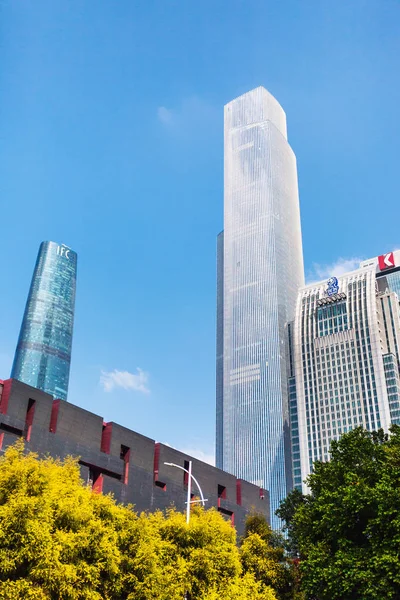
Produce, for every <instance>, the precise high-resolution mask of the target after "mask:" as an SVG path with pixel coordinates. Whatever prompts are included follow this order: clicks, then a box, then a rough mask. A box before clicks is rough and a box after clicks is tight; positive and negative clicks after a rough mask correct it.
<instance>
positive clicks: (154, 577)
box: [0, 442, 276, 600]
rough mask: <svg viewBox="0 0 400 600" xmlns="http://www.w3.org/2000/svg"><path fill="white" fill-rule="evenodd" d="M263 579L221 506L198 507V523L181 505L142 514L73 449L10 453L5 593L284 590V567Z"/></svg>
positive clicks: (251, 597)
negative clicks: (83, 470) (104, 491)
mask: <svg viewBox="0 0 400 600" xmlns="http://www.w3.org/2000/svg"><path fill="white" fill-rule="evenodd" d="M242 552H243V551H242ZM270 566H271V565H270V564H269V563H268V565H267V567H268V568H270ZM272 571H273V569H272ZM261 579H263V581H262V582H256V580H255V578H254V576H253V574H252V573H250V572H247V573H246V574H244V573H243V569H242V563H241V557H240V553H239V549H238V548H237V546H236V533H235V530H234V529H233V528H232V527H231V525H230V524H229V523H227V522H226V521H225V520H224V519H223V518H222V517H221V515H220V514H219V513H218V512H217V511H215V510H213V509H211V510H207V511H205V510H203V509H201V508H194V509H193V510H192V514H191V520H190V525H189V526H187V525H186V521H185V516H184V515H183V514H181V513H178V512H177V511H176V510H174V509H170V510H169V511H167V514H163V513H162V512H155V513H152V514H145V513H143V514H141V515H136V514H135V513H134V512H133V510H132V508H131V507H125V506H121V505H118V504H116V502H115V501H114V500H113V499H112V498H111V497H110V496H103V495H101V494H96V493H94V492H92V490H91V489H90V488H89V487H87V486H85V485H84V484H83V483H82V481H81V480H80V475H79V467H78V465H77V463H76V461H75V460H73V459H66V460H65V461H63V462H61V461H58V460H54V459H52V458H46V459H42V460H39V459H38V457H37V456H36V455H35V454H33V453H29V454H24V448H23V444H22V442H19V443H18V444H16V445H15V446H13V447H10V448H8V449H7V450H6V452H5V454H4V456H3V457H2V458H0V599H4V600H81V599H82V600H154V599H157V600H182V598H183V596H184V593H185V592H186V591H189V592H190V594H191V598H192V600H216V599H217V598H229V599H230V600H275V599H276V596H275V594H274V592H273V590H272V589H271V588H270V587H269V586H266V585H265V583H264V582H265V581H271V583H273V580H274V576H273V575H272V574H271V576H270V577H269V578H268V577H263V578H261Z"/></svg>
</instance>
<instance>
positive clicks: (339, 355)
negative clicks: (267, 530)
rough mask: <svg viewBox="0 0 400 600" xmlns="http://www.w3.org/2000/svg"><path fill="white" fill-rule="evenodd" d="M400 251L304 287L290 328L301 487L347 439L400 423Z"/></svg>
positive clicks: (297, 480) (295, 444) (295, 468)
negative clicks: (334, 443) (335, 444)
mask: <svg viewBox="0 0 400 600" xmlns="http://www.w3.org/2000/svg"><path fill="white" fill-rule="evenodd" d="M399 297H400V251H397V252H390V253H388V254H384V255H382V256H379V257H377V258H374V259H370V260H366V261H363V262H362V263H361V265H360V268H359V269H356V270H355V271H352V272H351V273H346V274H345V275H342V276H340V277H331V278H330V279H329V280H328V281H323V282H320V283H313V284H310V285H307V286H305V287H303V288H302V289H301V290H300V292H299V296H298V300H297V307H296V316H295V320H294V323H293V324H292V325H290V326H289V345H290V348H291V359H292V360H291V362H290V365H291V373H290V375H291V377H290V379H289V395H290V404H291V429H292V452H293V475H294V484H295V486H296V487H297V488H299V489H301V487H303V489H304V490H306V489H307V488H306V485H305V484H304V479H305V478H306V477H307V475H308V474H309V473H311V472H312V468H313V463H314V461H316V460H320V461H327V460H329V446H330V442H331V440H333V439H338V438H339V437H340V436H341V434H343V433H346V432H347V431H350V430H351V429H354V428H355V427H357V426H362V427H364V428H366V429H368V430H376V429H379V428H380V427H382V428H383V429H384V430H385V431H388V429H389V427H390V424H391V423H396V424H400V378H399V368H400V360H399V351H400V308H399Z"/></svg>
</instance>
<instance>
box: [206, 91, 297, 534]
mask: <svg viewBox="0 0 400 600" xmlns="http://www.w3.org/2000/svg"><path fill="white" fill-rule="evenodd" d="M224 153H225V157H224V232H223V236H222V235H221V234H220V236H219V237H218V247H217V250H218V260H217V270H218V273H217V288H218V289H217V440H216V454H217V456H216V458H217V466H218V467H220V468H222V469H224V470H226V471H228V472H230V473H233V474H235V475H236V476H237V477H240V478H243V479H246V480H248V481H251V482H252V483H255V484H257V485H259V486H260V487H263V488H265V489H267V490H269V492H270V501H271V517H272V525H273V527H278V526H279V522H278V520H277V518H276V517H275V516H274V513H275V510H276V509H277V508H278V506H279V502H280V500H282V499H283V498H284V497H285V496H286V493H287V490H288V489H290V488H291V486H292V474H291V460H290V439H289V418H288V367H289V365H288V360H289V358H288V348H287V341H286V340H287V323H288V321H290V320H292V319H293V317H294V313H295V306H296V298H297V292H298V289H299V287H300V286H301V285H303V284H304V271H303V252H302V241H301V227H300V209H299V197H298V186H297V168H296V157H295V155H294V153H293V151H292V149H291V147H290V145H289V143H288V141H287V134H286V115H285V113H284V111H283V109H282V107H281V106H280V104H279V103H278V102H277V101H276V100H275V98H274V97H273V96H271V94H270V93H269V92H267V90H266V89H264V88H263V87H259V88H256V89H255V90H252V91H250V92H248V93H247V94H244V95H243V96H240V97H239V98H236V99H235V100H233V101H232V102H230V103H229V104H227V105H226V106H225V115H224Z"/></svg>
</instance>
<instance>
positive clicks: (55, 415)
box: [49, 400, 61, 433]
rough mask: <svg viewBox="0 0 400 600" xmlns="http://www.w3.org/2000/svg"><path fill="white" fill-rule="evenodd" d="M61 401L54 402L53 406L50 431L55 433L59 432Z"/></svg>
mask: <svg viewBox="0 0 400 600" xmlns="http://www.w3.org/2000/svg"><path fill="white" fill-rule="evenodd" d="M60 402H61V400H53V406H52V407H51V416H50V427H49V431H50V432H51V433H55V432H56V431H57V421H58V411H59V409H60Z"/></svg>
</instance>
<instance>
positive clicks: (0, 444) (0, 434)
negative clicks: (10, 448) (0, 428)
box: [0, 433, 4, 450]
mask: <svg viewBox="0 0 400 600" xmlns="http://www.w3.org/2000/svg"><path fill="white" fill-rule="evenodd" d="M3 440H4V433H0V450H1V449H2V447H3Z"/></svg>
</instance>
